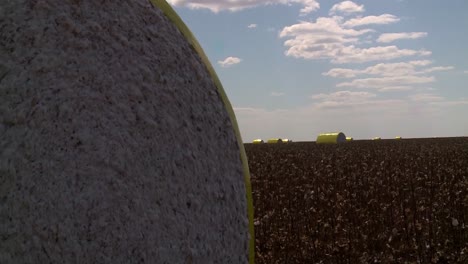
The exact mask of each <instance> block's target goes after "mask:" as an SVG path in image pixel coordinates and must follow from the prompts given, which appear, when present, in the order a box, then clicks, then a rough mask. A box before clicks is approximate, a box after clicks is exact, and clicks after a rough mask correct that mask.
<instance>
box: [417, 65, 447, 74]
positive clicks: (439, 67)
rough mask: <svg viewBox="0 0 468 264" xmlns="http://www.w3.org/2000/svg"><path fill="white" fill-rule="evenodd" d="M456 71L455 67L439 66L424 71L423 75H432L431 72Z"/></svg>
mask: <svg viewBox="0 0 468 264" xmlns="http://www.w3.org/2000/svg"><path fill="white" fill-rule="evenodd" d="M453 69H455V67H453V66H437V67H432V68H429V69H424V70H423V71H422V73H431V72H435V71H449V70H453Z"/></svg>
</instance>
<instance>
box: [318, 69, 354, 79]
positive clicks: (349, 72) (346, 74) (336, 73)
mask: <svg viewBox="0 0 468 264" xmlns="http://www.w3.org/2000/svg"><path fill="white" fill-rule="evenodd" d="M361 72H362V71H360V70H353V69H343V68H333V69H331V70H329V71H328V72H324V73H322V75H325V76H330V77H335V78H353V77H356V75H358V74H360V73H361Z"/></svg>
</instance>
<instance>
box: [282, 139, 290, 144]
mask: <svg viewBox="0 0 468 264" xmlns="http://www.w3.org/2000/svg"><path fill="white" fill-rule="evenodd" d="M282 141H283V143H291V142H292V140H291V139H287V138H283V139H282Z"/></svg>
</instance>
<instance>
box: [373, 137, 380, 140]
mask: <svg viewBox="0 0 468 264" xmlns="http://www.w3.org/2000/svg"><path fill="white" fill-rule="evenodd" d="M372 140H381V138H380V137H374V138H373V139H372Z"/></svg>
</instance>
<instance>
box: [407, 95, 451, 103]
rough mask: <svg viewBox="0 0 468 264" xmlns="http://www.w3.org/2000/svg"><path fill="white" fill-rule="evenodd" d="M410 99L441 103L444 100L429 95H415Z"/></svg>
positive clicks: (437, 96)
mask: <svg viewBox="0 0 468 264" xmlns="http://www.w3.org/2000/svg"><path fill="white" fill-rule="evenodd" d="M409 98H410V99H411V100H412V101H417V102H439V101H443V100H444V98H443V97H441V96H439V95H435V94H428V93H420V94H413V95H410V96H409Z"/></svg>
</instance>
